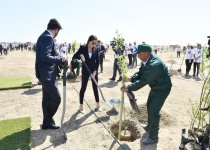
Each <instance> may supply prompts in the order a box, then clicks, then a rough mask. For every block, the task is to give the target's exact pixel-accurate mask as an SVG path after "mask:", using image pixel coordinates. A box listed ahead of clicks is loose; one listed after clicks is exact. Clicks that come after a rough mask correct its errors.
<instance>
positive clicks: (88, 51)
mask: <svg viewBox="0 0 210 150" xmlns="http://www.w3.org/2000/svg"><path fill="white" fill-rule="evenodd" d="M96 44H97V37H96V36H94V35H91V36H90V37H89V38H88V41H87V43H86V45H81V46H80V48H79V49H78V51H77V52H76V53H75V54H74V56H73V58H72V59H81V60H82V61H83V62H84V63H86V64H87V66H88V68H89V69H90V71H91V76H92V77H93V78H95V80H96V81H97V82H98V67H99V57H98V51H97V50H96V49H95V48H96ZM89 77H90V73H89V72H88V69H87V67H86V66H85V65H82V84H81V89H80V93H79V95H80V107H79V111H80V112H81V113H82V114H84V113H85V112H84V110H83V99H84V94H85V91H86V88H87V84H88V79H89ZM91 80H92V87H93V92H94V96H95V101H96V108H95V111H101V109H100V105H99V95H98V89H97V85H96V84H95V83H94V81H93V79H92V78H91Z"/></svg>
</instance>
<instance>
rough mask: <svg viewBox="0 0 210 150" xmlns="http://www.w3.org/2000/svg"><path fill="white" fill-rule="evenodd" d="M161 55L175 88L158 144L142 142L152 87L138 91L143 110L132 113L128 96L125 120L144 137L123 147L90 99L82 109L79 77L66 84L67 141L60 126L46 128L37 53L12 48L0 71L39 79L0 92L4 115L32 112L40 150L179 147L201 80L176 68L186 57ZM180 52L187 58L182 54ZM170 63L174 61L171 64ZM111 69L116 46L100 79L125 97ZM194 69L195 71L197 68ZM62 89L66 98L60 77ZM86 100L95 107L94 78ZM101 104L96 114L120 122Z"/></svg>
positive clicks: (109, 91) (109, 93)
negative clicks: (26, 86)
mask: <svg viewBox="0 0 210 150" xmlns="http://www.w3.org/2000/svg"><path fill="white" fill-rule="evenodd" d="M158 56H159V57H160V58H161V59H162V60H163V61H164V62H166V64H167V65H168V68H171V72H172V74H173V76H172V77H171V78H172V82H173V87H172V90H171V93H170V95H169V96H168V98H167V100H166V102H165V104H164V106H163V108H162V110H161V114H162V116H161V117H162V118H161V123H160V126H161V127H160V131H159V142H158V143H157V144H154V145H150V146H144V145H142V144H141V141H142V139H144V138H145V137H146V136H147V135H146V134H145V132H144V130H143V129H142V128H141V126H140V122H145V121H146V117H147V113H146V107H145V103H146V101H147V97H148V93H149V90H150V88H149V87H148V86H146V87H144V88H142V89H141V90H139V91H136V92H135V95H136V97H137V99H138V101H137V103H138V105H139V106H140V107H139V108H140V110H141V115H137V114H135V113H134V112H132V110H131V107H130V104H129V101H128V99H127V97H126V99H125V107H126V113H125V117H124V119H125V120H129V121H132V122H135V126H136V128H137V129H138V131H139V135H140V136H139V138H138V139H136V140H135V141H133V142H125V141H120V144H121V145H122V146H123V147H120V145H119V144H118V143H117V142H116V141H115V140H114V139H113V137H112V136H111V135H110V133H109V132H108V131H107V130H106V129H105V127H104V126H103V125H102V124H101V123H100V122H98V121H97V118H96V117H95V115H94V114H93V113H92V112H91V110H90V109H89V107H88V106H87V105H86V104H85V105H84V109H85V111H86V114H80V113H78V108H79V96H78V93H77V91H79V89H80V78H78V79H76V80H75V81H71V82H68V83H67V111H66V115H65V120H64V122H65V127H64V130H65V131H66V134H67V137H68V140H67V141H66V143H63V142H62V140H61V137H62V133H61V132H60V130H57V131H53V130H46V131H44V130H41V129H40V124H41V123H42V109H41V108H42V106H41V104H42V102H41V101H42V91H41V86H40V85H36V83H37V79H36V78H35V72H34V62H35V53H34V52H31V51H13V52H9V54H8V55H7V56H0V76H22V75H28V76H31V77H32V78H33V84H34V86H33V88H30V89H18V90H6V91H0V104H1V109H0V120H3V119H10V118H17V117H22V116H30V117H31V119H32V125H31V133H32V137H31V141H32V149H37V150H40V149H58V150H62V149H67V150H108V149H109V150H111V149H113V150H116V149H118V150H120V149H123V148H124V149H128V150H130V149H131V150H138V149H141V150H156V149H157V150H175V149H178V147H179V144H180V141H181V129H182V128H189V125H190V115H189V113H188V112H189V111H190V110H191V103H195V102H199V97H200V92H201V85H202V81H201V80H200V79H194V78H192V77H190V78H185V77H184V73H185V65H184V64H183V66H182V75H180V74H179V73H177V70H178V69H179V68H180V64H181V60H182V58H175V57H176V54H175V53H173V61H171V60H170V59H171V58H170V57H171V54H170V53H168V52H164V53H158ZM70 57H71V56H70ZM181 57H183V54H182V55H181ZM171 62H173V66H172V67H171V64H170V63H171ZM138 64H140V61H138ZM138 68H139V65H138V66H137V68H134V69H130V70H129V75H132V74H133V73H135V72H137V71H138ZM112 70H113V53H112V50H109V52H108V53H107V54H106V59H105V61H104V73H100V74H99V84H100V86H101V88H102V91H103V93H104V96H105V98H106V99H107V100H110V99H113V98H120V96H121V92H120V87H121V83H120V82H113V81H110V80H109V78H111V76H112ZM190 74H191V75H192V70H191V73H190ZM58 88H59V91H60V94H61V97H63V96H62V92H63V87H62V80H60V81H58ZM75 89H76V90H77V91H76V90H75ZM85 100H86V101H87V102H88V104H89V105H90V107H91V108H93V109H94V107H95V100H94V96H93V91H92V85H91V82H89V84H88V88H87V91H86V93H85ZM101 107H102V108H103V112H97V113H96V114H97V115H98V116H99V117H101V118H102V120H103V121H104V125H105V126H106V127H107V128H108V129H111V126H113V125H114V124H116V123H117V122H118V121H119V116H111V117H107V114H106V112H107V111H109V107H108V106H107V105H105V104H104V103H103V102H102V101H101ZM61 113H62V103H61V105H60V107H59V109H58V111H57V113H56V115H55V121H56V123H57V124H60V118H61ZM139 121H140V122H139Z"/></svg>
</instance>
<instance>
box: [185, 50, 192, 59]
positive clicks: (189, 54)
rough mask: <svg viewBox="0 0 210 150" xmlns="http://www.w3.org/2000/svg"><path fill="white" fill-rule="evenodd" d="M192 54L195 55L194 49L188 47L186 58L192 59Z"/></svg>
mask: <svg viewBox="0 0 210 150" xmlns="http://www.w3.org/2000/svg"><path fill="white" fill-rule="evenodd" d="M192 56H193V49H191V48H187V50H186V55H185V59H192Z"/></svg>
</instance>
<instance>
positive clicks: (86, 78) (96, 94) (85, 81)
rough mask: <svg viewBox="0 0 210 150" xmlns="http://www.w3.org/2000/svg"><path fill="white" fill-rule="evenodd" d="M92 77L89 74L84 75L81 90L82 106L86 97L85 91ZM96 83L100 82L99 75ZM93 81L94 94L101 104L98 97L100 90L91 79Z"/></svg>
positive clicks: (96, 77)
mask: <svg viewBox="0 0 210 150" xmlns="http://www.w3.org/2000/svg"><path fill="white" fill-rule="evenodd" d="M89 77H90V75H89V74H82V83H81V89H80V93H79V96H80V104H83V99H84V95H85V91H86V88H87V84H88V80H89ZM95 79H96V81H97V82H98V75H96V76H95ZM91 81H92V87H93V92H94V96H95V100H96V102H99V95H98V88H97V85H96V84H95V83H94V81H93V79H92V78H91Z"/></svg>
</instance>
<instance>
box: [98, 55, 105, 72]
mask: <svg viewBox="0 0 210 150" xmlns="http://www.w3.org/2000/svg"><path fill="white" fill-rule="evenodd" d="M104 56H105V55H104ZM103 63H104V57H103V56H101V57H100V58H99V65H100V68H101V72H103V69H104V68H103Z"/></svg>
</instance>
